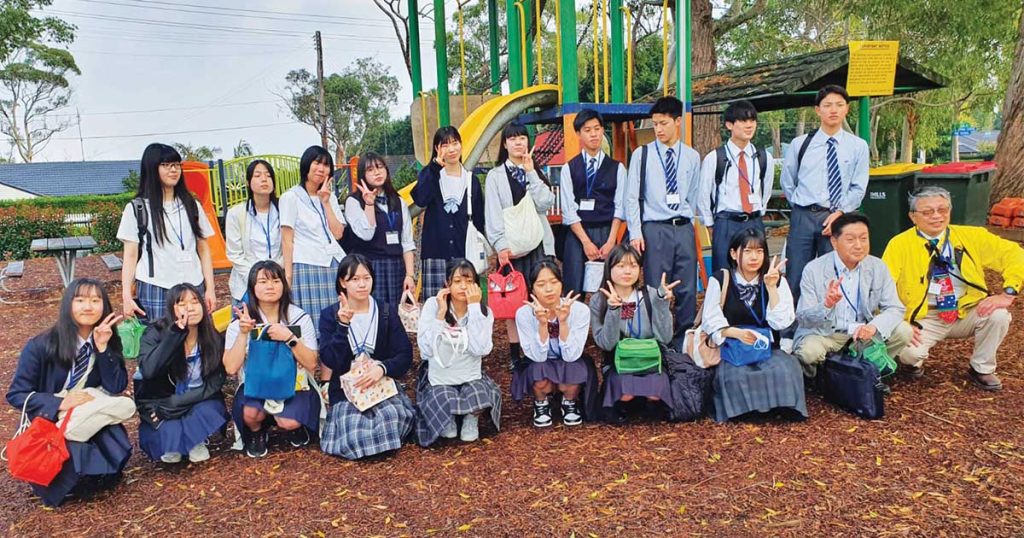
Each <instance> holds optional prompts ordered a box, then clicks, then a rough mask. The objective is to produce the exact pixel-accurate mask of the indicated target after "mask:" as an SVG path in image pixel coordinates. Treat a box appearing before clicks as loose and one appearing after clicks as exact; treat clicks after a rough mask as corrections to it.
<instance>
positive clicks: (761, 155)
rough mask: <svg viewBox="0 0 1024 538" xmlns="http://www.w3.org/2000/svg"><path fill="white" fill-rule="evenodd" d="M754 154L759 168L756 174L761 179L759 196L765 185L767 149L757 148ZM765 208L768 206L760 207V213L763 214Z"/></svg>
mask: <svg viewBox="0 0 1024 538" xmlns="http://www.w3.org/2000/svg"><path fill="white" fill-rule="evenodd" d="M755 156H756V158H757V166H758V167H759V168H760V170H758V175H759V176H760V179H761V196H762V197H763V196H764V189H765V187H766V185H765V184H764V178H765V175H766V173H767V171H768V151H767V150H765V149H764V148H757V153H756V154H755ZM763 199H764V198H762V200H763ZM766 209H768V208H767V207H763V208H761V214H762V215H763V214H764V212H765V210H766Z"/></svg>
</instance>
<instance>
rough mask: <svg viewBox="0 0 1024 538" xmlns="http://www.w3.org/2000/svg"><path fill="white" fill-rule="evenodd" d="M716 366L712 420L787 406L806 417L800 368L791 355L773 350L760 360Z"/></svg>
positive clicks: (719, 420)
mask: <svg viewBox="0 0 1024 538" xmlns="http://www.w3.org/2000/svg"><path fill="white" fill-rule="evenodd" d="M717 368H718V372H717V373H716V374H715V380H714V401H715V422H725V421H727V420H729V419H732V418H736V417H738V416H740V415H745V414H747V413H751V412H755V411H756V412H759V413H767V412H768V411H771V410H773V409H791V410H793V411H795V412H797V413H799V414H800V415H802V416H803V417H804V418H807V402H806V400H805V398H804V375H803V370H802V369H801V367H800V361H798V360H797V358H796V357H794V356H793V355H790V354H788V353H785V352H783V351H780V350H778V349H776V350H772V356H771V357H770V358H769V359H768V360H766V361H764V362H759V363H757V364H748V365H746V366H733V365H732V364H729V363H728V362H725V361H722V362H721V363H720V364H719V365H718V367H717Z"/></svg>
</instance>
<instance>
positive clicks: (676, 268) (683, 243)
mask: <svg viewBox="0 0 1024 538" xmlns="http://www.w3.org/2000/svg"><path fill="white" fill-rule="evenodd" d="M682 116H683V103H682V101H680V100H679V99H676V98H675V97H662V98H661V99H658V100H657V101H655V103H654V106H652V107H651V122H652V123H653V124H654V135H655V141H654V142H651V143H650V144H647V145H644V146H641V147H639V148H637V149H636V150H635V151H633V156H632V158H631V159H630V161H629V180H628V182H627V189H626V222H627V223H628V225H629V239H630V242H631V243H632V245H633V248H635V249H637V250H638V251H639V252H641V253H642V254H643V255H644V262H643V265H644V276H645V278H646V279H647V281H648V282H658V281H659V279H661V278H662V277H663V276H664V277H665V278H666V282H674V281H679V282H680V284H679V285H678V286H675V288H674V289H673V290H672V293H673V295H674V299H675V302H674V304H673V306H672V309H673V327H672V331H673V336H672V343H671V347H672V348H673V349H682V348H683V334H684V333H685V331H686V329H689V328H690V327H691V326H693V319H694V317H695V316H696V313H697V255H698V252H697V248H696V243H695V240H694V228H693V223H692V220H693V218H694V217H695V216H696V211H697V197H698V189H699V187H700V182H699V181H698V179H699V176H700V155H699V154H698V153H697V152H696V151H694V150H693V148H690V147H688V146H686V145H684V144H683V143H682V141H681V140H680V138H679V134H680V132H681V127H682V123H683V122H682Z"/></svg>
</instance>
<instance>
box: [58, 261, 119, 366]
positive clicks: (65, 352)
mask: <svg viewBox="0 0 1024 538" xmlns="http://www.w3.org/2000/svg"><path fill="white" fill-rule="evenodd" d="M94 293H95V294H97V295H99V296H100V299H101V300H102V301H103V312H102V313H101V314H100V319H99V321H98V322H97V323H102V322H103V320H105V319H107V316H109V315H110V314H111V313H113V312H114V309H113V307H111V305H110V295H108V294H107V290H106V288H104V287H103V283H102V282H100V281H99V280H93V279H91V278H76V279H75V280H73V281H71V284H69V285H68V289H66V290H64V296H63V297H61V300H60V311H59V312H58V314H57V322H56V323H54V324H53V326H52V327H50V328H49V329H47V330H46V331H45V332H43V333H42V334H40V335H39V337H40V338H42V341H43V349H44V353H45V354H46V357H48V358H49V360H51V361H53V362H54V363H56V364H58V365H60V366H62V367H64V368H71V365H72V364H74V362H75V356H76V355H78V324H77V323H75V317H74V315H72V313H71V305H72V303H73V302H74V301H75V297H81V296H85V295H92V294H94ZM107 349H108V350H110V351H111V352H112V353H113V354H114V355H120V354H121V338H120V337H119V336H118V335H117V330H114V334H113V335H111V337H110V342H108V343H107Z"/></svg>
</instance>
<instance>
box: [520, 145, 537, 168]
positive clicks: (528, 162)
mask: <svg viewBox="0 0 1024 538" xmlns="http://www.w3.org/2000/svg"><path fill="white" fill-rule="evenodd" d="M536 149H537V146H534V147H533V148H531V149H530V152H529V153H527V154H526V156H525V157H523V170H526V171H527V172H533V171H534V164H533V151H534V150H536Z"/></svg>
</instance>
